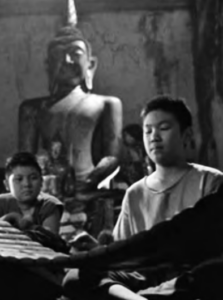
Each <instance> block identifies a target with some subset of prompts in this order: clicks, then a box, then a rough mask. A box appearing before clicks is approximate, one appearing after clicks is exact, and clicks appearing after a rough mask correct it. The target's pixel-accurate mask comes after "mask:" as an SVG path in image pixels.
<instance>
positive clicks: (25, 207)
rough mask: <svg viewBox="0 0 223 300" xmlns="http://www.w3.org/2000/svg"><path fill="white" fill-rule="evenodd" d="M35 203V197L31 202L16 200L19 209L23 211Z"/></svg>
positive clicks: (29, 208) (28, 209)
mask: <svg viewBox="0 0 223 300" xmlns="http://www.w3.org/2000/svg"><path fill="white" fill-rule="evenodd" d="M35 203H36V199H34V200H33V201H31V202H28V203H27V202H21V201H18V206H19V208H20V210H21V211H22V212H23V213H25V212H27V211H30V210H31V209H32V208H34V207H35Z"/></svg>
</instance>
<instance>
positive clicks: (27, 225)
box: [19, 216, 34, 230]
mask: <svg viewBox="0 0 223 300" xmlns="http://www.w3.org/2000/svg"><path fill="white" fill-rule="evenodd" d="M33 225H34V224H33V217H32V216H24V217H22V218H21V220H20V222H19V229H21V230H27V229H31V228H32V226H33Z"/></svg>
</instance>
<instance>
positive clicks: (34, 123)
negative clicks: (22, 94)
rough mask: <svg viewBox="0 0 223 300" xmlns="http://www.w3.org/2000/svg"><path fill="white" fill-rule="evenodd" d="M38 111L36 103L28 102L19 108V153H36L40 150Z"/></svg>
mask: <svg viewBox="0 0 223 300" xmlns="http://www.w3.org/2000/svg"><path fill="white" fill-rule="evenodd" d="M31 102H32V103H31ZM38 111H39V108H38V106H37V103H36V101H31V100H26V101H24V102H23V103H22V104H21V105H20V107H19V120H18V121H19V126H18V149H19V151H30V152H32V153H36V152H37V150H38V136H39V133H38V120H37V116H38Z"/></svg>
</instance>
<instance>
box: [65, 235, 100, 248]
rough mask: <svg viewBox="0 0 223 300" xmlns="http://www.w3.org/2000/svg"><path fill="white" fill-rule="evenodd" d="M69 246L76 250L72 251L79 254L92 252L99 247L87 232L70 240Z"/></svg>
mask: <svg viewBox="0 0 223 300" xmlns="http://www.w3.org/2000/svg"><path fill="white" fill-rule="evenodd" d="M69 245H70V246H71V247H72V248H74V249H72V250H73V251H74V252H75V251H77V252H78V251H88V250H91V249H93V248H95V247H97V246H99V243H98V241H97V240H96V239H95V238H94V237H93V236H91V235H90V234H88V233H87V232H86V231H83V232H81V233H80V234H78V235H77V236H75V237H74V238H73V239H72V240H70V241H69Z"/></svg>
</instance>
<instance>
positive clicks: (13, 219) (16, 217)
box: [1, 212, 22, 228]
mask: <svg viewBox="0 0 223 300" xmlns="http://www.w3.org/2000/svg"><path fill="white" fill-rule="evenodd" d="M1 220H2V221H6V222H9V223H10V224H11V225H12V226H14V227H17V228H20V222H21V220H22V215H21V214H20V213H17V212H11V213H8V214H6V215H4V216H3V217H2V218H1Z"/></svg>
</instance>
